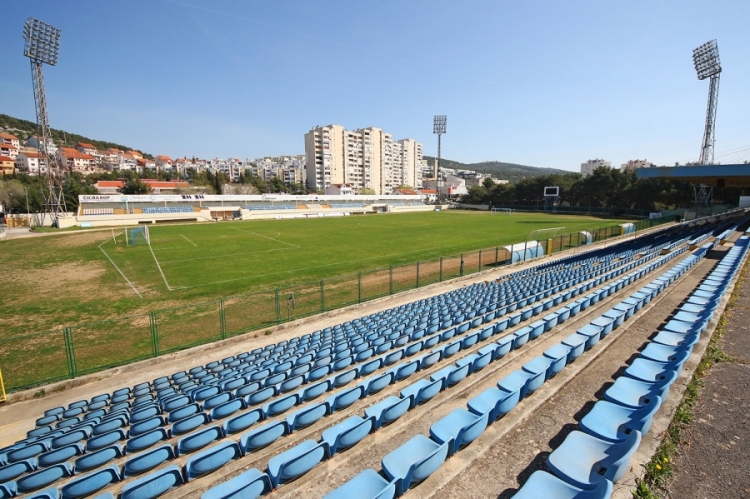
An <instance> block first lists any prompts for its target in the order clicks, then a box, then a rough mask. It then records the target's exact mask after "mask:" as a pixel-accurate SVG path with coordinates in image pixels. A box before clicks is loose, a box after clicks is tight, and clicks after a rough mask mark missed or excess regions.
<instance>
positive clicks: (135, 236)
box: [128, 225, 151, 246]
mask: <svg viewBox="0 0 750 499" xmlns="http://www.w3.org/2000/svg"><path fill="white" fill-rule="evenodd" d="M143 244H146V245H150V244H151V239H149V236H148V227H147V226H145V225H143V226H141V227H136V228H135V229H130V230H128V245H129V246H138V245H143Z"/></svg>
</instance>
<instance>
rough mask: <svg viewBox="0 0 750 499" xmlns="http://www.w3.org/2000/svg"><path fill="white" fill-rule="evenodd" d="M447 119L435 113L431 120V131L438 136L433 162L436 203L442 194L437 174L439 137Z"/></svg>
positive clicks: (442, 132)
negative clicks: (435, 157)
mask: <svg viewBox="0 0 750 499" xmlns="http://www.w3.org/2000/svg"><path fill="white" fill-rule="evenodd" d="M447 121H448V117H447V116H446V115H444V114H437V115H435V118H434V119H433V122H432V133H434V134H436V135H437V136H438V150H437V161H436V162H435V187H436V190H437V199H438V203H440V201H441V199H442V195H441V194H440V177H439V176H438V175H439V173H438V172H439V169H440V138H441V136H442V135H443V134H444V133H445V125H446V123H447Z"/></svg>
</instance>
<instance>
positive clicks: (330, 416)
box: [0, 212, 750, 499]
mask: <svg viewBox="0 0 750 499" xmlns="http://www.w3.org/2000/svg"><path fill="white" fill-rule="evenodd" d="M743 215H744V212H738V213H736V214H734V215H733V216H731V217H727V218H725V219H722V220H718V219H715V220H713V221H712V222H706V223H703V224H700V225H699V224H680V225H676V226H672V227H669V228H666V229H661V230H657V231H653V232H651V233H649V234H646V235H644V236H641V237H637V238H628V239H627V240H625V241H622V242H620V243H618V244H612V245H609V246H606V247H603V246H597V245H592V246H590V247H589V250H587V251H585V252H578V253H568V254H567V255H564V256H563V257H561V258H559V259H555V260H551V261H545V262H543V263H539V262H537V263H536V264H534V265H527V266H525V267H523V268H521V267H517V268H516V269H515V270H514V271H512V272H510V273H501V272H497V273H496V274H494V275H493V279H492V280H488V277H487V275H485V276H482V277H480V280H478V281H477V282H475V283H473V284H469V285H465V286H463V287H458V286H453V289H451V290H448V291H443V292H439V293H435V294H433V295H432V296H426V297H423V298H420V299H411V298H408V297H406V298H403V299H402V300H401V302H400V304H399V305H397V306H390V307H388V304H385V305H384V306H383V307H382V309H381V310H379V311H377V312H374V313H369V314H361V315H360V316H359V317H354V314H349V315H351V316H352V317H351V319H350V320H347V321H342V322H337V321H335V320H334V319H330V318H325V319H322V320H324V321H327V324H328V325H326V326H324V327H321V328H319V329H316V330H314V331H311V332H309V333H303V334H300V332H299V331H297V330H291V331H289V332H288V334H286V335H285V336H284V338H283V339H278V340H277V339H275V338H274V339H271V338H259V339H245V340H244V341H243V342H242V343H239V342H234V343H228V344H226V345H224V347H223V350H222V353H217V352H216V351H215V350H211V351H202V352H198V353H197V354H195V355H192V356H191V355H189V354H186V355H185V356H184V357H182V358H175V359H172V360H165V361H164V364H163V365H161V366H157V365H156V364H150V365H144V366H142V368H140V369H138V368H137V367H136V366H134V369H133V371H132V372H131V373H130V374H129V375H128V381H127V382H126V381H125V379H124V376H118V375H116V374H115V375H114V376H113V378H112V379H111V380H110V384H109V387H110V388H109V389H107V390H106V391H103V392H102V393H97V392H92V390H94V389H95V388H97V387H99V386H100V385H98V384H97V383H98V382H97V381H94V380H88V381H89V384H88V386H86V385H84V386H78V387H76V388H72V389H71V390H70V391H69V392H62V393H57V394H55V395H54V396H50V397H47V398H42V399H38V400H34V401H30V402H28V403H19V404H18V405H19V409H18V411H16V413H17V414H21V413H22V412H23V414H24V415H23V418H25V419H19V421H17V423H18V424H17V428H19V429H21V428H22V429H23V430H24V431H25V432H26V434H25V436H24V437H23V438H20V439H18V441H17V442H15V443H14V444H12V445H10V446H7V447H5V448H3V449H0V494H5V495H3V496H0V497H12V496H13V495H21V494H30V493H32V492H33V493H43V492H44V493H47V494H48V497H57V496H58V495H62V497H83V496H87V495H92V494H100V493H109V494H112V495H111V496H110V497H120V498H122V499H130V498H136V497H137V498H144V497H148V498H150V497H158V496H160V495H162V494H166V497H198V496H199V495H200V494H203V496H202V497H205V498H209V499H210V498H218V497H227V496H230V495H232V494H237V495H238V496H242V497H258V496H262V495H265V494H268V493H270V492H271V491H272V490H276V492H274V494H275V496H278V495H279V494H282V495H284V497H291V496H302V497H321V496H323V495H325V496H326V497H328V498H331V499H337V498H345V499H350V498H352V497H373V498H374V497H395V496H400V495H402V494H404V493H406V492H407V491H409V490H410V489H415V492H416V493H417V494H418V496H419V497H427V496H430V495H434V496H437V497H454V496H455V494H454V493H453V492H455V488H454V489H452V488H451V487H452V486H453V487H464V488H465V489H466V490H469V491H472V490H473V487H488V488H489V489H488V490H486V491H485V490H483V492H486V493H487V495H492V496H497V495H499V493H500V492H502V491H503V489H502V487H503V486H504V485H503V483H504V482H502V480H501V478H502V476H504V474H505V471H504V470H506V469H508V470H511V471H509V472H508V474H509V475H511V476H512V477H513V479H514V480H515V479H516V477H517V476H519V475H520V476H522V477H524V478H522V483H520V484H518V485H520V487H519V490H518V491H517V492H516V493H515V496H514V497H517V498H528V497H576V494H584V491H588V492H585V493H586V494H587V495H586V497H602V498H605V497H609V496H610V495H611V494H612V490H613V484H615V483H617V482H618V481H623V480H624V479H623V477H624V476H625V474H626V473H628V472H629V471H628V470H629V468H630V464H631V458H632V456H633V455H634V453H635V452H636V451H637V450H638V449H639V447H640V446H642V441H644V440H645V439H647V438H653V436H650V434H649V432H650V433H651V434H654V433H656V434H658V433H659V432H660V431H664V427H663V425H662V427H660V428H656V426H658V424H660V423H659V422H658V421H657V418H658V417H659V416H660V415H661V416H663V415H664V413H665V412H666V411H668V410H669V408H670V407H672V408H674V405H670V403H673V402H672V401H673V400H674V399H675V398H677V399H679V398H680V394H679V393H676V392H677V391H678V390H681V389H684V386H681V385H680V383H679V382H677V380H678V378H680V379H683V380H684V379H685V378H689V377H690V376H691V370H692V369H694V368H695V358H696V357H697V358H700V355H701V354H702V351H703V350H702V349H705V347H706V343H707V341H708V337H710V334H711V330H712V328H713V327H714V326H715V323H716V318H717V317H718V315H720V313H721V310H722V308H723V306H724V304H725V299H723V298H724V296H725V295H726V294H727V293H728V292H731V289H732V287H733V286H734V282H735V280H736V277H737V274H738V271H739V269H740V268H741V266H742V264H743V262H744V261H745V259H746V256H747V250H748V245H749V244H750V236H749V235H747V234H745V233H743V232H742V231H743V230H744V228H745V226H746V224H747V222H746V220H745V218H744V217H743ZM730 243H732V244H731V245H730ZM527 246H528V245H527ZM526 249H527V248H526ZM710 252H712V259H707V258H706V257H707V255H708V254H709V253H710ZM714 258H715V259H717V260H716V262H715V261H714ZM649 320H651V321H653V322H647V321H649ZM647 323H648V324H651V323H653V324H661V323H663V325H661V326H659V327H658V328H657V329H655V330H654V329H651V330H647V331H645V330H644V331H641V329H643V326H644V324H647ZM639 331H641V332H639ZM571 333H572V334H571ZM625 333H627V334H625ZM704 333H705V334H704ZM638 335H640V336H638ZM637 338H641V339H640V340H638V339H637ZM642 346H645V348H641V347H642ZM207 355H211V356H213V357H214V360H211V361H210V362H205V357H206V356H207ZM197 358H202V359H204V360H202V361H201V362H200V363H199V364H195V363H194V362H193V360H195V359H197ZM613 360H616V362H613ZM691 362H692V364H691ZM178 365H179V366H180V367H177V366H178ZM688 365H690V366H692V367H691V368H690V369H687V366H688ZM156 367H159V368H160V369H161V372H159V374H158V375H157V376H154V375H153V374H152V372H153V371H154V369H155V368H156ZM587 367H592V369H586V368H587ZM592 371H595V372H592ZM598 371H602V375H601V377H603V379H605V380H607V381H611V376H612V374H614V375H615V381H614V383H613V384H612V383H610V385H611V386H608V387H606V389H603V390H602V391H601V394H599V400H598V401H597V402H596V403H595V404H593V405H592V404H589V403H588V401H589V400H590V399H591V398H593V397H594V394H595V393H597V390H598V389H599V388H600V386H599V384H596V383H593V384H592V383H591V382H590V379H591V377H595V375H596V372H598ZM97 376H98V375H97ZM584 376H588V377H589V378H587V381H588V382H587V383H585V384H583V385H576V383H577V381H578V380H581V379H582V378H583V377H584ZM118 385H119V386H118ZM570 386H573V387H574V389H568V388H569V387H570ZM581 386H585V387H586V388H585V389H581ZM670 389H671V393H670ZM83 394H86V395H85V397H84V396H83ZM553 395H554V399H555V400H554V401H553V402H550V400H551V399H552V398H553ZM63 401H64V403H63ZM547 403H550V404H551V407H550V408H548V409H549V410H550V413H552V414H555V416H556V417H555V418H550V417H548V416H547V418H546V419H544V420H543V424H540V426H541V427H550V431H551V432H553V433H552V434H553V435H562V438H558V439H548V438H545V439H543V440H542V441H543V443H542V445H547V443H546V442H548V441H550V440H551V441H552V442H553V443H552V446H553V447H554V448H553V449H552V452H551V453H550V454H549V457H548V459H547V466H548V469H549V471H543V470H540V469H538V465H537V467H536V469H535V468H534V465H533V463H530V462H529V459H526V460H525V461H524V460H522V459H518V460H514V459H509V458H503V457H501V456H499V457H495V458H493V453H492V452H490V449H491V448H493V449H494V448H500V449H502V450H505V451H506V452H510V453H513V452H514V451H515V450H516V449H515V448H514V447H512V446H508V445H505V444H506V442H507V440H509V439H512V438H516V436H517V435H521V436H520V437H518V438H522V439H524V440H525V441H528V440H529V438H535V437H534V436H531V435H529V434H528V433H524V432H520V431H518V430H519V428H520V427H521V426H522V425H524V424H526V422H527V421H529V422H531V423H533V424H536V423H537V422H539V421H541V416H542V415H544V416H546V414H547V413H545V412H543V408H544V407H543V406H544V404H547ZM584 403H585V404H586V405H585V406H583V404H584ZM564 404H568V405H566V406H565V407H566V409H565V410H561V409H560V406H561V405H564ZM582 406H583V407H582ZM569 408H573V411H572V412H571V413H570V417H568V416H566V414H567V412H566V411H567V410H568V409H569ZM24 411H25V412H24ZM576 411H580V412H581V415H582V418H580V421H579V422H578V423H577V425H578V426H577V429H576V430H573V431H568V432H567V433H563V430H564V428H563V424H564V422H566V421H568V420H569V419H570V420H572V414H573V413H574V412H576ZM539 412H542V414H538V413H539ZM26 413H28V414H29V415H28V416H27V415H26ZM6 414H7V412H6ZM652 427H653V428H652ZM514 429H515V430H517V431H513V430H514ZM16 431H17V430H16ZM375 431H378V435H377V437H375V436H373V435H372V434H373V433H374V432H375ZM532 445H533V446H537V445H539V444H538V443H535V442H533V443H532ZM344 451H346V452H344ZM482 451H487V452H484V453H482ZM533 452H538V451H533ZM454 455H459V456H461V457H462V459H460V460H453V461H452V463H453V465H452V466H443V463H444V462H445V461H446V459H448V458H449V457H451V456H454ZM531 455H533V453H532V454H531ZM491 459H494V460H493V461H492V462H491V464H492V469H493V470H494V473H493V475H494V476H492V477H487V473H483V476H485V479H484V480H475V481H471V480H472V470H473V469H475V468H476V467H479V466H481V464H482V463H483V462H484V461H485V460H491ZM327 462H330V463H331V464H332V465H331V466H326V465H323V464H324V463H327ZM528 467H531V470H533V473H531V474H530V476H529V475H528V474H524V473H519V472H518V471H517V470H519V469H521V470H524V469H527V468H528ZM633 468H636V467H635V466H633ZM526 477H528V478H526ZM467 481H468V482H467ZM456 484H457V485H456ZM514 485H516V484H515V483H514ZM498 488H499V489H500V490H497V489H498ZM204 491H205V492H204Z"/></svg>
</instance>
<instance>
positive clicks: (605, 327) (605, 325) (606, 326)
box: [591, 315, 624, 338]
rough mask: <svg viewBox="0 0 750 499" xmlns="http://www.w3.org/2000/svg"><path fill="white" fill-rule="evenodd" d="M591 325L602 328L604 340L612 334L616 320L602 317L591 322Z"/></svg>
mask: <svg viewBox="0 0 750 499" xmlns="http://www.w3.org/2000/svg"><path fill="white" fill-rule="evenodd" d="M623 317H624V315H623ZM591 324H593V325H594V326H599V327H601V328H602V332H601V336H602V338H603V337H605V336H607V335H608V334H609V333H611V332H612V330H613V329H614V328H615V319H613V318H611V317H607V316H604V315H602V316H601V317H597V318H596V319H594V320H593V321H591Z"/></svg>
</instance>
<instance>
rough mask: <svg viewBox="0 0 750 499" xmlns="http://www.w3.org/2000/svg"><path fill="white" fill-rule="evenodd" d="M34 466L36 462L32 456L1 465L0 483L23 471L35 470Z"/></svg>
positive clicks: (21, 473)
mask: <svg viewBox="0 0 750 499" xmlns="http://www.w3.org/2000/svg"><path fill="white" fill-rule="evenodd" d="M53 452H54V451H53ZM42 455H44V454H42ZM58 462H60V461H58ZM55 464H56V463H55ZM36 467H37V462H36V459H34V458H31V459H25V460H23V461H16V462H15V463H11V464H7V465H5V466H2V467H0V483H3V482H9V481H10V480H13V479H14V478H16V477H18V476H20V475H23V474H24V473H31V472H33V471H35V470H36Z"/></svg>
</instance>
